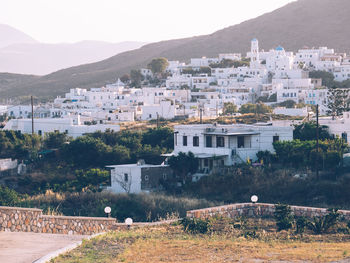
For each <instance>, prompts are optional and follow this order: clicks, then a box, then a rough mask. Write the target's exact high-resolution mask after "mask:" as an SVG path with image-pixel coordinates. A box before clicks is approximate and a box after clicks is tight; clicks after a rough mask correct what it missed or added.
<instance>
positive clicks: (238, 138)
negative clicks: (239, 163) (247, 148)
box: [237, 136, 244, 148]
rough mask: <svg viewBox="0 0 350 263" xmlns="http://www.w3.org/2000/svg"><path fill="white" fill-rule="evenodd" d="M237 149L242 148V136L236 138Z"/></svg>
mask: <svg viewBox="0 0 350 263" xmlns="http://www.w3.org/2000/svg"><path fill="white" fill-rule="evenodd" d="M237 147H238V148H244V136H238V137H237Z"/></svg>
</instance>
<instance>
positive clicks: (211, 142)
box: [173, 124, 293, 174]
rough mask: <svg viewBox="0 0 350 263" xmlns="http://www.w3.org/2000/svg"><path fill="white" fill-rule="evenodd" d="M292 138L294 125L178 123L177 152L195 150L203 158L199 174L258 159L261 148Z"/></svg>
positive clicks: (175, 136)
mask: <svg viewBox="0 0 350 263" xmlns="http://www.w3.org/2000/svg"><path fill="white" fill-rule="evenodd" d="M292 139H293V127H291V126H289V127H277V126H269V125H266V124H264V125H243V124H234V125H216V124H214V125H213V124H199V125H177V126H175V132H174V152H173V154H174V155H177V154H178V153H179V152H192V153H194V155H195V156H196V157H197V158H199V160H200V168H199V170H200V173H203V174H208V173H210V172H211V170H212V169H213V168H214V167H218V166H221V167H222V166H224V165H225V166H230V165H233V164H235V163H241V162H246V161H247V160H248V159H250V160H253V161H255V160H256V159H257V157H256V154H257V153H258V152H259V151H265V150H268V151H271V152H273V151H274V148H273V142H276V141H288V140H292Z"/></svg>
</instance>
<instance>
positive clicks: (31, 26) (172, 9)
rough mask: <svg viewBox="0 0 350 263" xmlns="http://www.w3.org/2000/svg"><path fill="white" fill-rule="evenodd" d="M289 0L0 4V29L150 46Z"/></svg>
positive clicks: (43, 38) (2, 0)
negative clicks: (10, 27) (153, 43)
mask: <svg viewBox="0 0 350 263" xmlns="http://www.w3.org/2000/svg"><path fill="white" fill-rule="evenodd" d="M293 1H295V0H216V1H213V0H211V1H208V0H172V1H170V0H0V24H7V25H10V26H12V27H15V28H17V29H19V30H21V31H22V32H24V33H26V34H28V35H30V36H31V37H33V38H35V39H36V40H38V41H40V42H45V43H62V42H78V41H82V40H99V41H108V42H121V41H143V42H155V41H160V40H168V39H175V38H183V37H191V36H196V35H203V34H210V33H213V32H215V31H217V30H220V29H222V28H225V27H228V26H231V25H235V24H238V23H241V22H243V21H245V20H248V19H251V18H254V17H257V16H259V15H262V14H264V13H267V12H271V11H273V10H275V9H277V8H279V7H282V6H284V5H286V4H288V3H290V2H293Z"/></svg>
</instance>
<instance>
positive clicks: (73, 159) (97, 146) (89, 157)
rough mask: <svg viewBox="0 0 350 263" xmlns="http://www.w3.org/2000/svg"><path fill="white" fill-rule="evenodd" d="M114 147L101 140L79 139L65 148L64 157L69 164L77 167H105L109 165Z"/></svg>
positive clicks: (84, 137)
mask: <svg viewBox="0 0 350 263" xmlns="http://www.w3.org/2000/svg"><path fill="white" fill-rule="evenodd" d="M111 152H112V147H110V146H108V145H106V144H104V143H103V141H102V140H101V139H99V138H92V137H89V136H83V137H78V138H77V139H75V140H73V141H72V142H70V143H69V144H66V145H64V147H63V156H64V158H65V160H66V161H67V162H68V163H71V164H73V165H74V166H77V167H92V166H95V167H96V166H97V167H100V166H104V165H106V164H108V161H109V158H106V157H108V155H109V154H110V153H111Z"/></svg>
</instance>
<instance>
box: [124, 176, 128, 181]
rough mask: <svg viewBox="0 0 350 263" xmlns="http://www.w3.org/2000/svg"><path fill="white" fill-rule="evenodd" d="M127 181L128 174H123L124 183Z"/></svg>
mask: <svg viewBox="0 0 350 263" xmlns="http://www.w3.org/2000/svg"><path fill="white" fill-rule="evenodd" d="M127 181H129V175H128V174H124V182H127Z"/></svg>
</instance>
